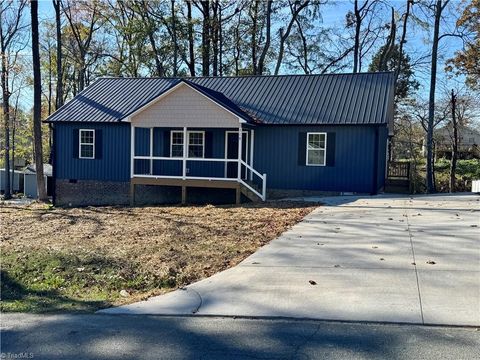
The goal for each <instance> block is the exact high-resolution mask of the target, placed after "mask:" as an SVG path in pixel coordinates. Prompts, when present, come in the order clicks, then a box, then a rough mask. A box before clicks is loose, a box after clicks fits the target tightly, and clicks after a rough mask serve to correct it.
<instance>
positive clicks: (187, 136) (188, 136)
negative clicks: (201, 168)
mask: <svg viewBox="0 0 480 360" xmlns="http://www.w3.org/2000/svg"><path fill="white" fill-rule="evenodd" d="M174 133H177V134H182V135H183V141H182V144H173V134H174ZM194 133H196V134H202V137H203V143H202V156H201V157H190V156H189V149H190V148H189V147H190V145H192V146H195V145H198V144H190V134H194ZM186 134H187V135H186V138H187V141H185V134H184V132H183V130H170V157H171V158H174V159H183V157H184V156H185V153H184V154H183V156H172V151H173V145H182V146H183V151H184V152H185V142H186V143H187V156H185V157H186V158H188V159H189V160H190V159H205V145H206V144H205V141H206V140H205V130H188V131H187V133H186ZM151 155H152V156H153V154H151Z"/></svg>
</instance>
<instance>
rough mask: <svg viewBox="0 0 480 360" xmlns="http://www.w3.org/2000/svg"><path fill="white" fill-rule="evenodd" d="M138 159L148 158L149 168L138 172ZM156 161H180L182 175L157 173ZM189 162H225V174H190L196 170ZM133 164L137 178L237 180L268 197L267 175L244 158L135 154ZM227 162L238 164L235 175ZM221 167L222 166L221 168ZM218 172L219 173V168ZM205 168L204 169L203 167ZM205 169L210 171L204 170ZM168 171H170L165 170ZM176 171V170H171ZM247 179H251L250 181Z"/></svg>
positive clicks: (223, 170) (264, 197) (255, 192)
mask: <svg viewBox="0 0 480 360" xmlns="http://www.w3.org/2000/svg"><path fill="white" fill-rule="evenodd" d="M136 160H147V161H148V166H146V167H148V170H146V171H142V172H138V171H135V169H136V166H135V161H136ZM154 161H167V162H178V163H179V165H180V164H181V166H179V167H178V168H177V170H178V171H177V172H179V173H180V172H181V175H180V174H179V175H171V174H165V173H163V174H162V173H156V172H155V171H154ZM189 162H193V163H195V162H206V163H207V162H212V163H223V164H224V166H223V168H222V169H221V172H222V173H223V175H221V176H214V175H215V174H210V175H209V176H197V175H189V173H192V172H193V173H194V172H195V171H191V169H190V168H189V167H188V165H187V164H188V163H189ZM133 163H134V164H133V165H132V177H136V178H150V179H180V180H208V181H236V182H239V183H241V184H242V185H243V186H244V187H246V188H247V189H249V190H250V191H251V192H253V193H254V194H255V195H257V196H258V197H259V198H260V199H262V201H265V200H266V198H267V175H266V174H261V173H259V172H258V171H257V170H255V169H254V168H253V167H252V166H251V165H249V164H247V163H246V162H245V161H243V160H238V159H221V158H183V157H164V156H140V155H134V156H133ZM227 164H238V165H237V166H235V169H234V170H235V171H232V172H234V173H235V176H231V177H229V176H227V175H228V168H227V167H228V165H227ZM219 169H220V168H219ZM219 169H216V170H217V174H218V170H219ZM202 170H204V169H202ZM232 170H233V169H232ZM204 171H207V172H208V171H209V170H208V169H207V170H204ZM163 172H168V171H163ZM171 172H175V171H171ZM247 179H250V181H248V180H247ZM254 184H258V188H256V187H255V185H254Z"/></svg>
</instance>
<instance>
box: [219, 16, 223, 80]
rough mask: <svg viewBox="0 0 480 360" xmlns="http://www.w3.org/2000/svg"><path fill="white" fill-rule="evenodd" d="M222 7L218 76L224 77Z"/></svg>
mask: <svg viewBox="0 0 480 360" xmlns="http://www.w3.org/2000/svg"><path fill="white" fill-rule="evenodd" d="M222 21H223V20H222V6H219V7H218V23H219V24H220V26H219V27H218V75H220V76H223V32H222Z"/></svg>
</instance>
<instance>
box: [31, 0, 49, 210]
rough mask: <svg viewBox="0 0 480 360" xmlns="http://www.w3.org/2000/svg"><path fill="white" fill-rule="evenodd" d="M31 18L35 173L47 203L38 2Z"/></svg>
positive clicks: (32, 7)
mask: <svg viewBox="0 0 480 360" xmlns="http://www.w3.org/2000/svg"><path fill="white" fill-rule="evenodd" d="M30 11H31V17H32V60H33V137H34V139H33V141H34V146H35V171H36V173H37V189H38V199H39V200H40V201H47V200H48V198H47V191H46V188H45V179H44V177H43V151H42V122H41V121H42V119H41V116H42V108H41V106H42V98H41V96H42V84H41V74H40V52H39V49H38V2H37V1H31V3H30Z"/></svg>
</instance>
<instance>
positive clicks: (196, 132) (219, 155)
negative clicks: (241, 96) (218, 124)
mask: <svg viewBox="0 0 480 360" xmlns="http://www.w3.org/2000/svg"><path fill="white" fill-rule="evenodd" d="M254 141H255V130H254V129H253V127H251V126H240V127H239V128H206V127H205V128H199V127H183V128H170V127H168V128H167V127H144V126H135V125H134V124H132V126H131V177H130V203H131V205H134V204H135V187H136V185H156V186H174V187H180V188H181V190H182V191H181V194H182V196H181V202H182V203H183V204H184V203H186V202H188V195H187V194H188V192H187V188H189V187H197V188H217V189H234V190H235V194H236V196H235V200H236V203H240V201H241V195H242V194H244V195H245V196H246V197H247V198H249V199H250V200H252V201H265V200H266V174H261V173H259V172H258V171H257V170H255V169H254V167H253V161H254Z"/></svg>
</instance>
